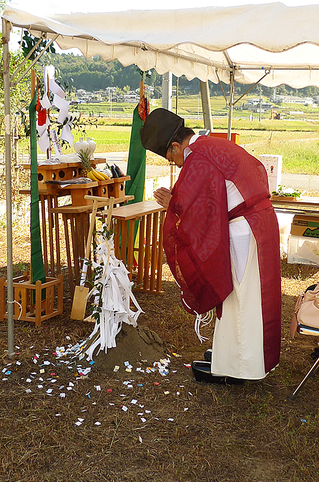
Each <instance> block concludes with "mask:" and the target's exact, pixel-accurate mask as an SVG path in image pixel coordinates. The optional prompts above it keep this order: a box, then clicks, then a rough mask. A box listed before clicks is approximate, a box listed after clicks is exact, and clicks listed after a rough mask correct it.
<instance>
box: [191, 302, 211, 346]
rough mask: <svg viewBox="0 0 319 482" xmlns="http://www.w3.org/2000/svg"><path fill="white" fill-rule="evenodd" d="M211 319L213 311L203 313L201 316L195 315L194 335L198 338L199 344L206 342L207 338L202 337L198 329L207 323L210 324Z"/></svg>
mask: <svg viewBox="0 0 319 482" xmlns="http://www.w3.org/2000/svg"><path fill="white" fill-rule="evenodd" d="M213 318H214V311H213V310H211V311H208V312H207V313H203V314H202V315H199V314H198V313H196V318H195V333H196V335H197V336H198V339H199V341H200V342H201V343H203V342H204V341H207V340H208V339H209V338H207V337H206V336H202V335H201V334H200V329H201V327H202V326H207V325H209V323H211V322H212V320H213Z"/></svg>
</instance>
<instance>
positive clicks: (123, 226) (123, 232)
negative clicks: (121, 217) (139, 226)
mask: <svg viewBox="0 0 319 482" xmlns="http://www.w3.org/2000/svg"><path fill="white" fill-rule="evenodd" d="M126 243H127V221H121V260H122V261H123V263H124V264H127V262H126Z"/></svg>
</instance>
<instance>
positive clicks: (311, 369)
mask: <svg viewBox="0 0 319 482" xmlns="http://www.w3.org/2000/svg"><path fill="white" fill-rule="evenodd" d="M318 367H319V358H317V360H316V361H315V363H314V364H313V365H312V367H311V368H310V370H309V372H308V373H307V375H306V376H305V377H304V379H303V380H302V381H301V382H300V383H299V385H298V387H297V388H296V390H295V391H294V392H293V393H292V394H291V395H290V397H289V400H295V398H296V395H297V393H298V392H299V390H300V389H301V387H303V385H304V384H305V383H306V381H307V380H308V378H309V377H310V376H311V375H312V374H314V373H315V371H316V370H317V368H318Z"/></svg>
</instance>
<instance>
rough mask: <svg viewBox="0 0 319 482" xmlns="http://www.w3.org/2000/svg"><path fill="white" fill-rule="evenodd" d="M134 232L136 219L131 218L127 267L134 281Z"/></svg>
mask: <svg viewBox="0 0 319 482" xmlns="http://www.w3.org/2000/svg"><path fill="white" fill-rule="evenodd" d="M134 232H135V219H131V220H130V221H129V228H128V243H127V262H126V267H127V269H128V271H129V278H130V281H132V275H133V254H134Z"/></svg>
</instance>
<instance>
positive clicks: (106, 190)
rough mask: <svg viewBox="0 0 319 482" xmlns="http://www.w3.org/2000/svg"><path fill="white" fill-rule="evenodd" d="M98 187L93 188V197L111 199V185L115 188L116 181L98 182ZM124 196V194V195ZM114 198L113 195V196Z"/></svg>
mask: <svg viewBox="0 0 319 482" xmlns="http://www.w3.org/2000/svg"><path fill="white" fill-rule="evenodd" d="M98 182H99V184H98V186H97V187H95V188H93V196H98V197H107V198H108V197H111V196H110V192H111V185H112V186H114V179H105V181H98ZM112 190H113V191H114V189H112ZM123 195H124V194H123ZM112 196H113V195H112Z"/></svg>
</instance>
